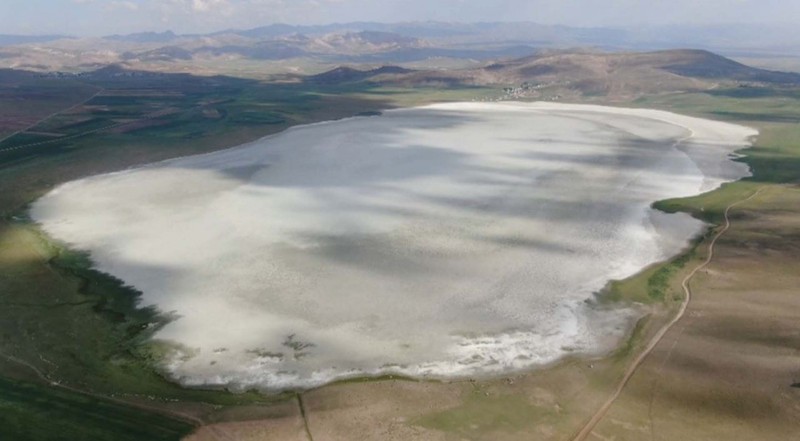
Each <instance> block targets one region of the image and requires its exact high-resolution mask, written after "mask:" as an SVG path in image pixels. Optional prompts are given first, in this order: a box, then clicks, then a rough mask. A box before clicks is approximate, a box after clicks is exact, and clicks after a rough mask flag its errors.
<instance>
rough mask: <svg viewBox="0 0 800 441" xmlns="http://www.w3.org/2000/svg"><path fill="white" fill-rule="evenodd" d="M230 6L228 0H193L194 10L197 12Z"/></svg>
mask: <svg viewBox="0 0 800 441" xmlns="http://www.w3.org/2000/svg"><path fill="white" fill-rule="evenodd" d="M228 6H229V3H228V0H192V10H194V11H197V12H209V11H212V10H218V9H220V8H226V7H228Z"/></svg>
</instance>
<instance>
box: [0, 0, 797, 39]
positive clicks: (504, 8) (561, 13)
mask: <svg viewBox="0 0 800 441" xmlns="http://www.w3.org/2000/svg"><path fill="white" fill-rule="evenodd" d="M413 20H438V21H459V22H474V21H534V22H539V23H546V24H566V25H578V26H587V25H588V26H609V25H611V26H620V25H628V26H631V25H632V26H637V25H648V24H676V23H703V24H707V23H772V22H779V23H789V24H790V23H800V1H798V0H0V33H5V34H9V33H21V34H43V33H66V34H73V35H105V34H112V33H129V32H139V31H151V30H157V31H163V30H167V29H171V30H174V31H175V32H181V33H189V32H207V31H214V30H220V29H227V28H252V27H256V26H262V25H266V24H270V23H276V22H283V23H291V24H321V23H332V22H348V21H381V22H398V21H413Z"/></svg>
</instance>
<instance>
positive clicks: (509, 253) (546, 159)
mask: <svg viewBox="0 0 800 441" xmlns="http://www.w3.org/2000/svg"><path fill="white" fill-rule="evenodd" d="M755 134H756V132H755V131H754V130H752V129H749V128H746V127H742V126H736V125H731V124H726V123H720V122H715V121H709V120H703V119H698V118H692V117H687V116H682V115H676V114H672V113H667V112H662V111H654V110H646V109H619V108H610V107H599V106H585V105H567V104H555V103H454V104H440V105H433V106H426V107H420V108H412V109H401V110H392V111H388V112H386V113H384V114H383V115H382V116H380V117H370V118H353V119H347V120H342V121H334V122H328V123H321V124H313V125H308V126H302V127H296V128H292V129H290V130H287V131H286V132H283V133H281V134H278V135H276V136H272V137H268V138H264V139H262V140H259V141H256V142H253V143H250V144H247V145H244V146H240V147H236V148H233V149H228V150H224V151H220V152H215V153H211V154H206V155H199V156H192V157H185V158H178V159H174V160H169V161H165V162H160V163H157V164H152V165H149V166H146V167H141V168H137V169H132V170H126V171H123V172H118V173H112V174H106V175H99V176H93V177H89V178H85V179H81V180H78V181H74V182H70V183H67V184H64V185H61V186H59V187H58V188H56V189H55V190H53V191H52V192H50V193H49V194H47V195H46V196H44V197H43V198H41V199H40V200H38V201H37V202H36V203H35V204H34V205H33V207H32V209H31V214H32V216H33V218H34V219H35V220H36V221H37V222H39V223H40V224H41V226H42V227H43V229H44V230H45V231H46V232H47V233H48V234H50V235H51V236H52V237H54V238H55V239H58V240H61V241H64V242H66V243H68V244H70V245H71V246H72V247H74V248H76V249H80V250H85V251H88V252H89V253H91V257H92V259H93V261H94V262H95V264H96V267H97V269H99V270H100V271H103V272H107V273H109V274H112V275H114V276H116V277H118V278H120V279H121V280H123V281H125V282H126V283H128V284H130V285H132V286H134V287H136V288H137V289H139V290H140V291H141V292H142V304H143V305H154V306H156V307H157V308H158V309H159V310H161V311H165V312H173V313H174V314H175V315H176V317H177V319H176V320H174V321H172V322H171V323H169V324H168V325H167V326H165V327H164V328H163V329H161V330H160V331H159V332H158V334H157V335H156V337H157V338H159V339H163V340H166V341H170V342H173V343H175V344H176V347H177V348H180V349H176V352H175V353H174V354H173V355H172V356H171V357H170V359H169V360H166V361H165V369H167V371H168V372H169V374H170V375H172V376H173V377H174V378H175V379H177V380H179V381H181V382H182V383H183V384H187V385H224V386H228V387H231V388H250V387H255V388H261V389H269V390H274V389H283V388H295V387H300V388H303V387H313V386H317V385H320V384H324V383H327V382H330V381H333V380H335V379H339V378H344V377H352V376H360V375H379V374H384V373H398V374H405V375H411V376H416V377H433V378H448V377H460V376H466V375H482V374H493V373H499V372H507V371H510V370H519V369H526V368H530V367H533V366H537V365H543V364H546V363H550V362H553V361H555V360H557V359H559V358H561V357H563V356H565V355H568V354H573V353H585V354H593V353H602V352H605V351H608V350H609V349H611V348H612V347H613V346H614V345H615V344H617V342H618V341H619V339H620V338H622V337H623V335H624V333H625V331H626V329H627V328H628V325H629V323H630V321H631V318H632V317H634V315H635V312H634V311H633V310H631V309H626V308H621V307H620V308H608V307H602V308H601V307H597V306H593V304H591V303H587V302H586V300H587V299H590V298H592V296H593V293H595V292H596V291H598V290H599V289H600V288H602V287H603V286H604V285H605V284H606V283H607V282H608V281H609V280H611V279H619V278H624V277H627V276H630V275H632V274H634V273H636V272H637V271H639V270H640V269H642V268H643V267H645V266H647V265H649V264H651V263H654V262H657V261H659V260H663V259H665V258H667V257H669V256H672V255H675V254H676V253H678V252H679V251H680V249H682V248H683V247H685V246H686V244H687V241H688V240H689V239H690V238H691V237H692V236H694V235H695V234H697V233H698V232H699V231H700V230H701V229H702V224H701V223H699V222H698V221H696V220H693V219H691V218H689V217H688V216H686V215H681V214H675V215H667V214H664V213H660V212H657V211H655V210H652V209H651V208H650V204H651V203H652V202H654V201H657V200H660V199H665V198H672V197H681V196H689V195H694V194H698V193H701V192H704V191H707V190H711V189H713V188H715V187H717V186H719V185H720V184H721V183H723V182H726V181H732V180H736V179H738V178H741V177H743V176H746V175H747V174H748V169H747V167H746V165H744V164H741V163H738V162H734V161H732V160H731V154H732V152H733V151H735V150H737V149H740V148H742V147H744V146H746V145H748V142H749V138H750V137H752V136H754V135H755Z"/></svg>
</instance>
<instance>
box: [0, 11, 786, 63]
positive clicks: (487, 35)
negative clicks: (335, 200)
mask: <svg viewBox="0 0 800 441" xmlns="http://www.w3.org/2000/svg"><path fill="white" fill-rule="evenodd" d="M564 48H584V49H592V50H603V51H633V50H635V51H645V50H663V49H674V48H698V49H710V50H714V51H716V52H720V53H722V54H728V55H737V54H752V53H755V52H758V53H763V52H765V51H766V52H770V53H792V54H798V53H800V33H797V32H795V30H794V28H793V27H780V26H769V27H766V26H752V25H750V26H662V27H649V28H637V29H633V28H629V29H614V28H578V27H568V26H552V25H541V24H536V23H526V22H518V23H470V24H466V23H442V22H419V23H394V24H387V23H373V22H356V23H337V24H329V25H317V26H292V25H286V24H272V25H268V26H263V27H258V28H254V29H247V30H236V29H231V30H226V31H220V32H214V33H209V34H194V35H178V34H175V33H173V32H171V31H166V32H143V33H135V34H128V35H111V36H106V37H102V38H70V37H64V36H60V35H52V36H11V35H0V67H7V68H22V69H29V70H39V71H52V70H67V71H89V70H92V69H96V68H99V67H102V66H105V65H108V64H114V63H117V64H121V65H123V66H126V67H128V68H131V69H158V70H170V64H171V63H176V64H181V63H182V64H183V65H189V64H193V65H198V64H202V65H203V66H205V67H206V68H207V69H210V70H211V71H212V72H222V71H224V69H225V68H227V66H228V65H230V64H231V63H236V62H237V61H242V60H252V61H255V62H262V63H263V62H280V61H284V60H300V61H298V62H297V63H294V64H296V65H299V66H309V65H314V66H325V65H328V66H330V65H336V64H347V63H372V64H387V63H391V64H404V63H419V62H425V61H426V60H441V59H452V60H462V61H463V60H467V61H470V62H473V63H481V62H488V61H491V60H498V59H506V58H521V57H524V56H528V55H532V54H538V53H541V52H542V51H545V50H551V49H564ZM748 56H749V55H748ZM198 62H200V63H198ZM279 67H280V66H277V67H276V69H278V68H279ZM310 70H311V71H313V70H314V68H310ZM319 71H320V70H317V72H319Z"/></svg>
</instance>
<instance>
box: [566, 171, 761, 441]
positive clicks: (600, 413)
mask: <svg viewBox="0 0 800 441" xmlns="http://www.w3.org/2000/svg"><path fill="white" fill-rule="evenodd" d="M762 190H764V187H762V188H759V189H758V190H756V191H755V192H754V193H753V194H751V195H750V196H748V197H746V198H744V199H740V200H738V201H736V202H733V203H731V204H730V205H728V206H727V207H725V213H724V215H725V225H724V226H723V227H722V229H720V230H719V232H717V234H716V235H714V237H713V238H712V239H711V242H710V243H709V244H708V255H707V256H706V258H705V260H704V261H703V262H702V263H700V265H698V266H696V267H695V268H694V269H693V270H692V271H691V272H690V273H689V274H687V275H686V277H684V278H683V281H681V287H682V288H683V292H684V294H685V295H684V299H683V302H682V303H681V306H680V309H678V313H677V314H676V315H675V317H674V318H673V319H672V320H670V322H669V323H667V324H666V325H664V327H663V328H661V329H660V330H659V331H658V332H657V333H656V335H655V336H653V339H652V340H650V343H648V344H647V346H646V347H645V349H644V350H643V351H642V352H641V353H640V354H639V355H638V356H637V357H636V358H635V359H634V360H633V362H632V363H631V365H630V366H628V369H627V370H626V371H625V375H623V376H622V380H621V381H620V382H619V385H617V388H616V389H615V390H614V393H612V394H611V396H610V397H609V398H608V400H607V401H606V402H605V403H603V405H602V406H600V408H599V409H597V412H595V413H594V415H592V417H591V418H590V419H589V421H587V422H586V424H585V425H584V426H583V427H582V428H581V430H580V432H578V434H577V435H575V437H574V438H572V439H573V441H584V440H585V439H586V438H587V437H588V436H589V434H591V433H592V431H593V430H594V428H595V427H596V426H597V424H598V423H599V422H600V420H602V419H603V417H605V416H606V413H608V410H609V409H610V408H611V406H612V405H613V404H614V402H615V401H616V400H617V398H619V396H620V394H622V390H623V389H624V388H625V386H626V385H627V384H628V382H629V381H630V379H631V378H632V377H633V374H634V373H636V370H637V369H638V368H639V366H641V364H642V363H643V362H644V360H645V358H647V356H648V355H650V353H651V352H653V349H655V347H656V345H657V344H658V343H659V342H661V339H663V338H664V335H665V334H666V333H667V332H668V331H669V330H670V329H672V327H673V326H675V324H676V323H678V322H679V321H680V320H681V318H683V316H684V314H685V313H686V308H687V307H688V306H689V302H690V301H691V300H692V289H691V288H690V287H689V283H690V282H691V281H692V278H693V277H694V276H695V274H697V273H698V272H699V271H700V270H702V269H703V268H705V267H706V266H708V264H709V263H711V260H712V259H713V258H714V245H715V244H716V243H717V240H718V239H719V238H720V237H722V235H723V234H725V232H726V231H728V229H730V227H731V221H730V218H729V217H728V215H729V213H730V211H731V209H732V208H734V207H735V206H737V205H739V204H743V203H745V202H747V201H749V200H750V199H753V198H754V197H756V196H757V195H758V194H759V193H761V191H762Z"/></svg>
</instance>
